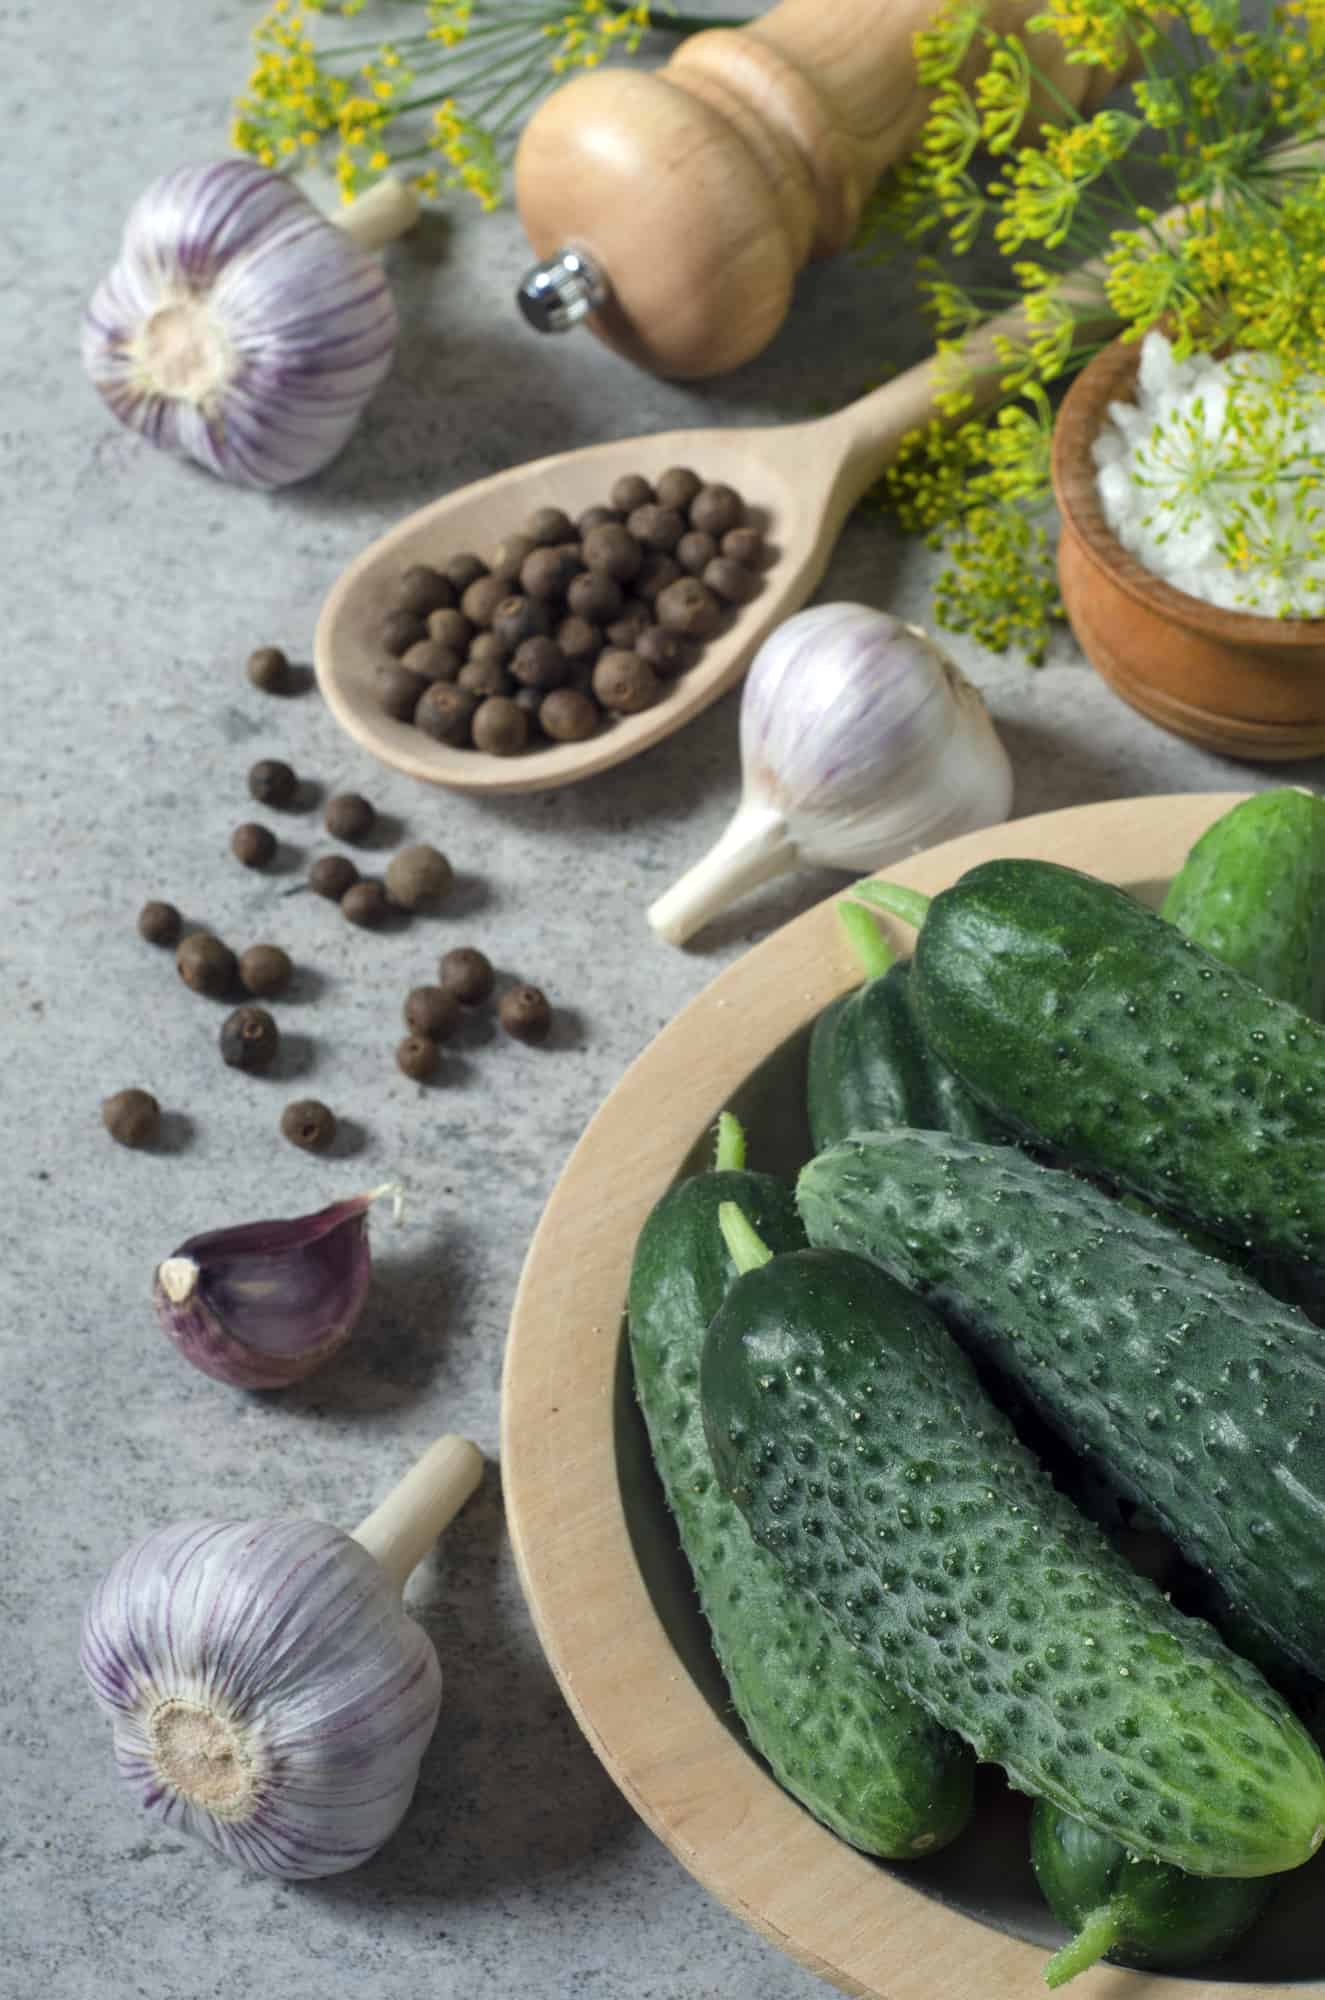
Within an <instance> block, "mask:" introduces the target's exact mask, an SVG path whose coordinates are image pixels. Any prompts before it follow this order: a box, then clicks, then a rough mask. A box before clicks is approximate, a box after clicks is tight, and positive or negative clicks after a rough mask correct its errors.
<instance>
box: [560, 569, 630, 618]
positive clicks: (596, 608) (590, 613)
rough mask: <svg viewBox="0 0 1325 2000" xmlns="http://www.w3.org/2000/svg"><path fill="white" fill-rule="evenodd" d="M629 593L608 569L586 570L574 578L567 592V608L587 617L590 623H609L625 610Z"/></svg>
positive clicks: (581, 616)
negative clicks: (609, 573)
mask: <svg viewBox="0 0 1325 2000" xmlns="http://www.w3.org/2000/svg"><path fill="white" fill-rule="evenodd" d="M625 603H626V593H625V591H624V590H623V589H622V588H621V585H620V584H619V583H618V582H617V580H616V578H615V577H612V576H609V575H608V574H607V571H606V570H601V569H593V570H587V571H585V572H584V574H583V575H581V576H575V577H572V578H571V581H570V584H569V586H568V588H567V591H566V607H567V609H568V610H569V611H570V613H571V615H572V617H575V618H587V619H588V621H589V623H590V624H591V625H607V624H609V623H610V622H611V620H612V619H613V618H619V617H620V616H621V613H622V611H623V610H624V609H625Z"/></svg>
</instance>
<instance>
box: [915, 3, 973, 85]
mask: <svg viewBox="0 0 1325 2000" xmlns="http://www.w3.org/2000/svg"><path fill="white" fill-rule="evenodd" d="M984 17H985V9H984V5H983V0H947V5H945V6H944V8H943V9H942V11H941V12H940V14H939V15H938V17H937V18H936V19H935V20H934V21H933V22H932V23H931V25H930V26H929V27H927V28H920V29H918V30H917V32H916V33H915V34H914V35H913V36H912V37H911V51H912V54H913V56H914V58H915V65H916V75H917V76H918V77H919V78H920V81H921V82H922V83H946V82H947V81H948V80H949V78H951V77H955V76H956V74H957V72H958V71H959V70H960V69H961V68H962V66H963V65H964V63H965V61H966V58H967V56H968V55H969V54H970V51H971V46H972V44H973V43H974V41H975V39H976V36H977V35H978V34H980V33H981V32H982V29H983V26H984Z"/></svg>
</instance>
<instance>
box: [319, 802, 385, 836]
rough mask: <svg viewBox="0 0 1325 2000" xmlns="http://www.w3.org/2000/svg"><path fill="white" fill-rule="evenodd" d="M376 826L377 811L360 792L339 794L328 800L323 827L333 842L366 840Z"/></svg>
mask: <svg viewBox="0 0 1325 2000" xmlns="http://www.w3.org/2000/svg"><path fill="white" fill-rule="evenodd" d="M376 824H377V812H376V809H375V808H374V807H373V806H372V805H371V804H370V802H369V801H368V800H367V799H365V798H363V797H361V796H360V794H359V793H358V792H338V793H337V794H336V796H335V798H334V799H328V800H327V809H326V812H325V813H324V814H323V825H324V826H325V827H326V829H327V832H328V833H329V834H330V835H331V836H332V839H333V840H351V841H353V840H366V839H367V838H368V836H369V834H370V833H371V832H372V830H373V828H374V826H375V825H376Z"/></svg>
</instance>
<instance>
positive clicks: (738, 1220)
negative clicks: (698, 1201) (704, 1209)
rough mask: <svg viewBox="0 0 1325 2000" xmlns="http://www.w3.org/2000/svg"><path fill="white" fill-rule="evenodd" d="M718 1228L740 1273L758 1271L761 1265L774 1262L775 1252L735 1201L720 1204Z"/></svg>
mask: <svg viewBox="0 0 1325 2000" xmlns="http://www.w3.org/2000/svg"><path fill="white" fill-rule="evenodd" d="M718 1227H719V1228H720V1229H721V1231H722V1240H723V1242H724V1243H725V1244H726V1245H727V1248H728V1250H729V1251H730V1253H731V1260H732V1262H733V1264H735V1266H736V1268H737V1270H738V1271H740V1272H742V1273H744V1272H746V1271H756V1270H758V1268H759V1266H760V1265H761V1264H768V1263H771V1262H772V1258H773V1252H772V1251H771V1250H770V1249H769V1247H768V1245H767V1243H765V1242H764V1240H763V1238H762V1237H761V1236H760V1235H759V1234H758V1232H757V1231H756V1229H755V1226H754V1224H753V1223H752V1222H749V1221H747V1220H746V1216H745V1213H744V1211H743V1210H742V1209H741V1208H739V1207H738V1206H737V1204H736V1203H735V1202H734V1201H721V1202H719V1203H718Z"/></svg>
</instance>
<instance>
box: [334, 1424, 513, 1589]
mask: <svg viewBox="0 0 1325 2000" xmlns="http://www.w3.org/2000/svg"><path fill="white" fill-rule="evenodd" d="M482 1476H483V1454H482V1453H481V1452H480V1450H479V1448H478V1446H477V1445H475V1444H471V1443H470V1441H469V1439H468V1438H462V1437H451V1436H448V1437H440V1438H438V1440H437V1442H436V1443H435V1444H433V1445H431V1446H429V1448H428V1450H427V1451H425V1452H424V1454H423V1457H422V1458H421V1459H420V1460H419V1461H418V1463H417V1465H414V1466H411V1468H410V1470H409V1471H408V1472H407V1473H406V1474H405V1477H404V1478H403V1479H402V1480H401V1482H400V1484H399V1485H398V1486H397V1487H395V1488H394V1489H393V1491H392V1492H390V1493H388V1494H387V1496H386V1499H385V1500H384V1501H383V1502H382V1504H381V1506H380V1507H374V1509H373V1511H372V1513H371V1514H370V1515H369V1516H368V1518H367V1520H365V1521H361V1522H360V1524H359V1526H358V1527H357V1528H356V1529H355V1530H354V1533H353V1535H352V1537H351V1540H353V1541H356V1542H358V1544H359V1546H360V1547H361V1548H364V1549H367V1551H368V1553H369V1555H370V1556H374V1557H376V1559H377V1561H378V1562H379V1563H380V1564H381V1565H382V1568H383V1569H384V1570H385V1571H386V1573H387V1575H388V1576H389V1577H390V1579H391V1581H392V1583H393V1584H394V1585H395V1586H396V1589H397V1590H400V1591H403V1590H404V1588H405V1585H406V1584H407V1583H408V1582H409V1579H410V1576H411V1575H412V1574H413V1572H414V1570H415V1569H417V1568H418V1565H419V1564H420V1563H421V1562H422V1560H423V1558H424V1556H426V1555H427V1553H428V1551H429V1549H430V1548H431V1547H432V1545H433V1543H434V1542H435V1541H436V1540H437V1537H438V1536H439V1535H440V1534H441V1532H442V1530H443V1528H445V1527H446V1525H447V1523H448V1522H449V1521H451V1520H452V1519H453V1517H454V1516H455V1515H456V1514H458V1513H459V1511H460V1509H461V1508H462V1507H463V1506H464V1504H465V1502H466V1500H468V1498H469V1496H470V1494H471V1493H472V1492H473V1491H474V1489H475V1487H476V1486H477V1485H478V1483H479V1480H480V1479H481V1478H482Z"/></svg>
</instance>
